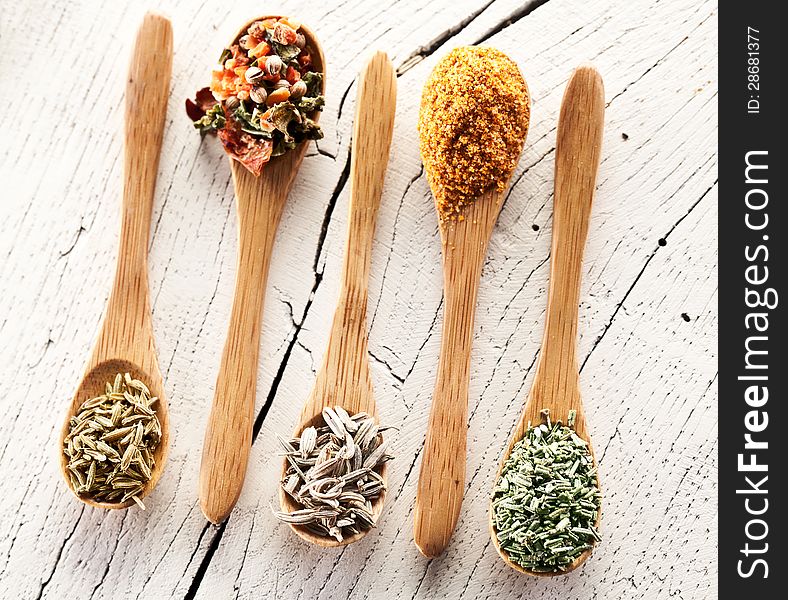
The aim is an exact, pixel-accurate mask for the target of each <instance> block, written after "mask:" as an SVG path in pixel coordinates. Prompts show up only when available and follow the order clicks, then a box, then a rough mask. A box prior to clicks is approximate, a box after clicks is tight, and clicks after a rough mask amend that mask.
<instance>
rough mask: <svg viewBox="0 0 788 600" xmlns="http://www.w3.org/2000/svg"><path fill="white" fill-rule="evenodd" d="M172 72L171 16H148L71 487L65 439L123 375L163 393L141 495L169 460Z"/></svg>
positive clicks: (140, 36) (132, 74) (73, 406)
mask: <svg viewBox="0 0 788 600" xmlns="http://www.w3.org/2000/svg"><path fill="white" fill-rule="evenodd" d="M171 74H172V25H171V23H170V21H169V20H168V19H167V18H166V17H163V16H161V15H157V14H153V13H148V14H146V15H145V17H144V18H143V19H142V23H141V24H140V27H139V30H138V31H137V36H136V39H135V41H134V48H133V49H132V51H131V61H130V64H129V73H128V79H127V82H126V108H125V134H124V163H123V202H122V208H121V227H120V247H119V248H118V257H117V263H116V268H115V279H114V281H113V283H112V289H111V291H110V295H109V301H108V303H107V310H106V313H105V314H104V320H103V322H102V324H101V329H100V331H99V335H98V338H97V339H96V343H95V346H94V348H93V352H92V354H91V356H90V359H89V360H88V364H87V367H86V368H85V375H84V376H83V378H82V381H81V382H80V384H79V386H78V388H77V391H76V393H75V394H74V397H73V399H72V400H71V403H70V405H69V408H68V411H67V414H66V418H65V419H64V421H63V427H62V429H61V431H60V436H59V437H58V440H57V454H58V456H59V463H60V470H61V473H62V475H63V479H64V480H65V481H66V484H67V485H68V487H69V489H71V484H70V479H69V475H68V471H67V468H66V466H67V464H68V457H66V455H65V454H64V453H63V440H64V439H65V437H66V436H67V435H68V433H69V431H70V429H71V427H70V420H71V416H72V415H74V414H75V413H76V412H77V410H78V409H79V407H80V406H81V404H82V403H83V402H84V401H85V400H88V399H89V398H94V397H96V396H99V395H101V394H103V393H104V386H105V385H106V384H107V382H112V381H114V380H115V376H116V375H117V374H118V373H130V374H132V376H133V377H134V378H136V379H139V380H141V381H143V382H144V383H145V384H146V385H147V386H148V388H149V389H150V390H151V394H152V396H153V397H157V398H158V401H157V403H156V407H155V408H156V417H157V418H158V419H159V423H160V425H161V440H160V441H159V445H158V446H157V447H156V450H155V451H154V452H153V458H154V461H155V466H154V468H153V470H152V474H151V478H150V479H149V480H148V481H147V483H146V484H145V486H144V487H143V489H142V491H141V492H140V494H139V495H138V497H139V498H144V497H145V496H147V495H148V494H149V493H150V492H151V491H152V490H153V488H154V487H155V486H156V484H157V483H158V481H159V479H160V478H161V475H162V472H163V470H164V465H165V463H166V461H167V450H168V447H169V424H170V423H169V412H168V408H167V398H166V397H165V395H164V382H163V381H162V376H161V371H160V370H159V361H158V359H157V357H156V347H155V343H154V335H153V323H152V321H151V308H150V299H149V296H150V293H149V290H148V241H149V238H150V228H151V215H152V213H153V194H154V190H155V189H156V176H157V174H158V167H159V154H160V152H161V144H162V139H163V137H164V119H165V117H166V114H167V96H168V94H169V88H170V77H171ZM72 491H73V490H72ZM75 495H76V494H75ZM77 498H79V499H80V500H82V501H83V502H85V504H88V505H90V506H94V507H98V508H127V507H129V506H133V505H134V501H133V500H127V501H126V502H96V501H94V500H91V499H90V498H87V497H82V496H77Z"/></svg>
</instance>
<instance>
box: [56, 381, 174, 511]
mask: <svg viewBox="0 0 788 600" xmlns="http://www.w3.org/2000/svg"><path fill="white" fill-rule="evenodd" d="M156 400H158V398H155V397H153V398H152V397H151V395H150V390H148V387H147V386H146V385H145V384H144V383H142V382H141V381H139V380H138V379H133V378H132V377H131V375H129V374H128V373H126V374H125V376H124V375H121V374H120V373H118V374H117V375H116V376H115V381H114V382H113V383H107V384H106V386H105V390H104V394H103V395H101V396H96V397H95V398H91V399H89V400H86V401H85V402H83V403H82V405H81V406H80V407H79V410H78V411H77V413H76V414H75V415H74V416H73V417H71V420H70V421H69V426H70V431H69V433H68V435H67V436H66V439H65V441H64V443H63V452H64V453H65V455H66V456H67V457H68V474H69V479H70V481H71V488H72V489H73V490H74V492H76V493H77V494H79V495H80V496H86V497H89V498H91V499H93V500H95V501H97V502H118V503H121V502H126V501H127V500H129V499H131V500H134V502H136V503H137V504H138V505H139V506H140V508H142V509H144V508H145V505H144V504H143V502H142V500H141V499H140V497H139V494H140V493H141V492H142V490H143V488H144V487H145V484H146V483H147V482H148V481H149V480H150V478H151V476H152V471H153V467H154V465H155V460H154V457H153V453H154V451H155V450H156V447H157V446H158V445H159V442H160V441H161V424H160V423H159V419H158V417H157V416H156V412H155V411H154V409H153V408H152V406H153V404H154V403H155V402H156Z"/></svg>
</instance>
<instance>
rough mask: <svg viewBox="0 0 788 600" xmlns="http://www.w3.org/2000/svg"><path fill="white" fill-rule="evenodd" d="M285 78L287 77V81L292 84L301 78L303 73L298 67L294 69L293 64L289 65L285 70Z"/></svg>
mask: <svg viewBox="0 0 788 600" xmlns="http://www.w3.org/2000/svg"><path fill="white" fill-rule="evenodd" d="M285 79H287V82H288V83H289V84H290V85H292V84H294V83H295V82H296V81H298V80H299V79H301V73H299V72H298V69H294V68H293V67H292V66H290V65H288V67H287V71H286V72H285Z"/></svg>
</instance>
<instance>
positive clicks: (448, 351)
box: [414, 47, 530, 557]
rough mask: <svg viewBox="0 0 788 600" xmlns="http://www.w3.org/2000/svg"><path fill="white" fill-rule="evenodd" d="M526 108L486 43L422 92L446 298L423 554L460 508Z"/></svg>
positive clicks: (420, 499)
mask: <svg viewBox="0 0 788 600" xmlns="http://www.w3.org/2000/svg"><path fill="white" fill-rule="evenodd" d="M529 118H530V97H529V94H528V87H527V85H526V83H525V80H524V79H523V76H522V74H521V73H520V70H519V69H518V68H517V65H516V64H515V63H514V62H513V61H512V60H511V59H510V58H509V57H507V56H506V55H505V54H503V53H502V52H500V51H499V50H496V49H494V48H482V47H463V48H457V49H455V50H453V51H452V52H450V53H449V54H448V55H447V56H446V57H445V58H443V59H442V60H441V61H440V62H439V63H438V64H437V66H436V67H435V69H434V70H433V71H432V74H431V75H430V77H429V79H428V80H427V83H426V85H425V86H424V91H423V92H422V97H421V109H420V112H419V138H420V141H421V144H420V147H421V158H422V161H423V163H424V168H425V170H426V172H427V179H428V181H429V184H430V187H431V188H432V193H433V195H434V196H435V207H436V209H437V212H438V218H439V220H440V234H441V242H442V253H443V283H444V298H445V304H444V316H443V333H442V335H441V350H440V362H439V365H438V374H437V380H436V382H435V391H434V393H433V399H432V409H431V411H430V418H429V424H428V429H427V437H426V441H425V447H424V456H423V458H422V462H421V472H420V474H419V484H418V489H417V495H416V508H415V527H414V537H415V542H416V545H417V546H418V548H419V550H420V551H421V553H422V554H424V555H425V556H428V557H432V556H437V555H438V554H440V553H441V552H443V550H444V549H445V548H446V546H447V545H448V543H449V539H450V537H451V534H452V531H453V530H454V527H455V525H456V524H457V519H458V518H459V514H460V506H461V504H462V497H463V491H464V486H465V483H464V482H465V453H466V432H467V427H468V423H467V421H468V417H467V415H468V381H469V377H470V363H471V340H472V339H473V329H474V328H473V321H474V314H475V312H476V296H477V291H478V288H479V278H480V276H481V271H482V264H483V263H484V258H485V254H486V252H487V243H488V241H489V239H490V235H491V234H492V230H493V227H494V225H495V221H496V219H497V218H498V212H499V211H500V209H501V204H502V202H503V194H504V190H505V189H506V184H507V182H508V181H509V178H510V177H511V174H512V172H513V171H514V168H515V166H516V165H517V161H518V159H519V157H520V152H521V151H522V148H523V144H524V143H525V137H526V134H527V133H528V124H529Z"/></svg>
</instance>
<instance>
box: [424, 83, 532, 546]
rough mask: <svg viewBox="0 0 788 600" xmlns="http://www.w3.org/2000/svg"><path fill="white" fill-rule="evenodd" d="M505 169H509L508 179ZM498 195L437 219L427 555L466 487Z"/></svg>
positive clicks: (445, 536)
mask: <svg viewBox="0 0 788 600" xmlns="http://www.w3.org/2000/svg"><path fill="white" fill-rule="evenodd" d="M523 83H524V84H525V81H523ZM526 90H527V87H526ZM529 97H530V95H529ZM522 144H525V138H523V140H522ZM521 148H522V145H521ZM509 177H511V173H509V175H508V176H507V180H508V178H509ZM504 195H505V192H499V191H497V190H496V189H495V188H493V189H492V190H490V191H488V192H486V193H484V194H483V195H482V196H480V197H479V198H477V199H476V200H475V201H474V202H473V203H472V204H471V205H470V206H468V207H467V208H466V209H465V211H464V213H463V216H464V220H462V221H459V220H457V221H451V220H444V219H441V220H440V234H441V249H442V254H443V288H444V299H445V303H444V313H443V332H442V334H441V349H440V359H439V363H438V374H437V379H436V381H435V391H434V392H433V397H432V408H431V410H430V419H429V424H428V426H427V437H426V440H425V446H424V457H423V458H422V462H421V471H420V473H419V484H418V488H417V490H416V506H415V514H414V532H413V534H414V541H415V542H416V546H417V547H418V549H419V551H420V552H421V553H422V554H423V555H424V556H426V557H434V556H438V555H439V554H441V553H442V552H443V551H444V550H445V549H446V546H448V544H449V539H450V538H451V534H452V532H453V531H454V528H455V526H456V525H457V520H458V519H459V516H460V507H461V506H462V498H463V494H464V491H465V460H466V437H467V430H468V383H469V380H470V370H471V343H472V341H473V332H474V317H475V314H476V297H477V292H478V290H479V279H480V277H481V272H482V266H483V264H484V259H485V256H486V255H487V244H488V242H489V241H490V235H492V231H493V227H494V226H495V221H496V220H497V218H498V213H499V212H500V210H501V206H502V204H503V199H504Z"/></svg>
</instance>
